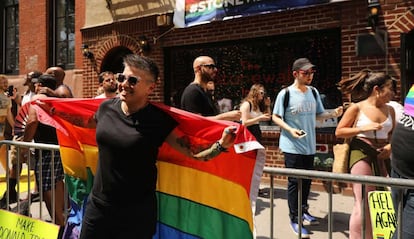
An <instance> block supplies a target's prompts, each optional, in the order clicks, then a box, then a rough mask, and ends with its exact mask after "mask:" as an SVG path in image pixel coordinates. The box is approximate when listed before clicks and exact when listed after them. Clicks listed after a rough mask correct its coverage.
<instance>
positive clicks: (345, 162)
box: [332, 111, 359, 173]
mask: <svg viewBox="0 0 414 239" xmlns="http://www.w3.org/2000/svg"><path fill="white" fill-rule="evenodd" d="M358 118H359V111H358V115H357V117H356V118H355V121H354V125H353V126H352V127H355V125H356V122H357V120H358ZM351 140H352V138H346V139H344V142H343V143H342V144H335V145H334V146H333V154H334V161H333V164H332V172H333V173H348V168H349V155H350V153H351V150H350V143H351Z"/></svg>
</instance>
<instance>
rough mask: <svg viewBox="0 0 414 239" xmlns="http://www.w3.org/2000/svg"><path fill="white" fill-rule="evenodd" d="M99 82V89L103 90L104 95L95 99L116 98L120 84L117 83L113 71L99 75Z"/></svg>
mask: <svg viewBox="0 0 414 239" xmlns="http://www.w3.org/2000/svg"><path fill="white" fill-rule="evenodd" d="M98 80H99V87H101V88H102V91H103V93H102V94H100V95H98V96H96V97H95V99H99V98H112V97H116V95H117V90H118V84H117V83H116V80H115V76H114V73H112V72H111V71H104V72H102V73H101V74H99V78H98Z"/></svg>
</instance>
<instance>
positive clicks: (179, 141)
mask: <svg viewBox="0 0 414 239" xmlns="http://www.w3.org/2000/svg"><path fill="white" fill-rule="evenodd" d="M235 131H236V126H229V127H226V128H225V129H224V130H223V133H222V135H221V138H220V139H218V140H217V141H215V142H214V143H212V144H208V145H193V144H191V142H190V140H189V139H188V137H187V136H186V135H184V134H183V133H182V132H180V131H179V130H178V129H174V130H173V131H172V132H171V133H170V135H168V137H167V139H166V141H167V143H168V144H170V145H171V147H173V148H174V149H176V150H178V151H180V152H181V153H183V154H185V155H187V156H188V157H191V158H194V159H197V160H202V161H208V160H210V159H212V158H214V157H216V156H217V155H219V154H220V153H221V152H225V151H226V149H227V148H229V147H231V146H232V145H233V143H234V139H235V136H236V134H235Z"/></svg>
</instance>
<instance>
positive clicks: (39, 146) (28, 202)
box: [0, 140, 69, 223]
mask: <svg viewBox="0 0 414 239" xmlns="http://www.w3.org/2000/svg"><path fill="white" fill-rule="evenodd" d="M2 145H6V147H7V152H9V153H8V154H6V162H7V167H6V169H5V175H6V183H7V185H6V190H7V189H8V184H9V182H10V181H9V180H10V168H11V161H10V152H11V150H10V149H11V147H12V146H15V147H16V153H17V155H16V160H17V164H16V166H17V168H16V170H17V172H20V171H21V166H22V162H25V164H26V165H27V179H28V180H27V199H24V200H22V199H20V200H19V198H20V197H21V196H24V193H22V192H21V190H20V180H21V178H22V176H21V175H20V174H18V177H17V184H16V187H17V189H16V191H17V202H16V203H12V204H13V205H14V204H16V206H14V207H11V204H10V195H9V191H8V190H7V194H6V196H7V200H6V208H5V209H6V210H9V211H13V212H17V213H20V212H21V207H22V204H23V203H26V205H25V207H27V206H28V216H31V215H32V211H31V205H32V203H33V201H32V198H31V192H32V190H33V188H32V186H31V181H32V180H31V176H30V175H31V172H30V171H31V170H33V169H34V165H33V164H34V163H35V159H34V157H35V156H34V154H33V153H29V154H28V155H27V159H26V160H22V159H21V157H20V152H21V149H22V148H29V149H30V150H29V152H33V151H34V150H38V151H39V153H38V159H37V160H39V161H40V164H41V163H42V161H41V160H42V154H43V151H44V150H48V151H51V152H52V155H51V158H52V160H51V170H52V171H51V174H52V175H51V178H54V176H55V175H54V174H55V171H54V168H55V165H54V153H55V151H58V150H59V145H54V144H42V143H32V142H21V141H14V140H2V141H0V146H2ZM33 171H34V170H33ZM35 178H36V176H34V180H35V181H36V179H35ZM43 180H44V179H43V178H42V171H40V176H39V183H38V185H39V187H38V192H39V197H40V200H39V207H38V208H39V211H38V212H37V213H38V216H34V218H38V219H41V220H44V218H47V216H46V217H44V216H45V215H49V216H50V219H51V222H52V223H55V207H52V208H51V210H52V212H51V213H49V212H47V214H44V212H43V209H44V208H43V205H42V203H43V189H42V186H41V185H42V183H43ZM51 186H52V191H51V194H52V195H51V205H55V200H56V198H55V180H52V182H51ZM68 203H69V202H68V193H67V190H66V188H65V195H64V205H65V208H68ZM64 216H65V220H66V218H67V212H64Z"/></svg>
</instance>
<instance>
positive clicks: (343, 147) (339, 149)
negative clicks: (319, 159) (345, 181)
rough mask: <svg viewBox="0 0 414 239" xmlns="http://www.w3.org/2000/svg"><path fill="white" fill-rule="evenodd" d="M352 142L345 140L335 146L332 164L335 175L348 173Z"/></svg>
mask: <svg viewBox="0 0 414 239" xmlns="http://www.w3.org/2000/svg"><path fill="white" fill-rule="evenodd" d="M349 143H350V140H347V139H345V140H344V142H343V143H342V144H335V145H334V146H333V154H334V161H333V164H332V172H333V173H348V165H349V154H350V147H349Z"/></svg>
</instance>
